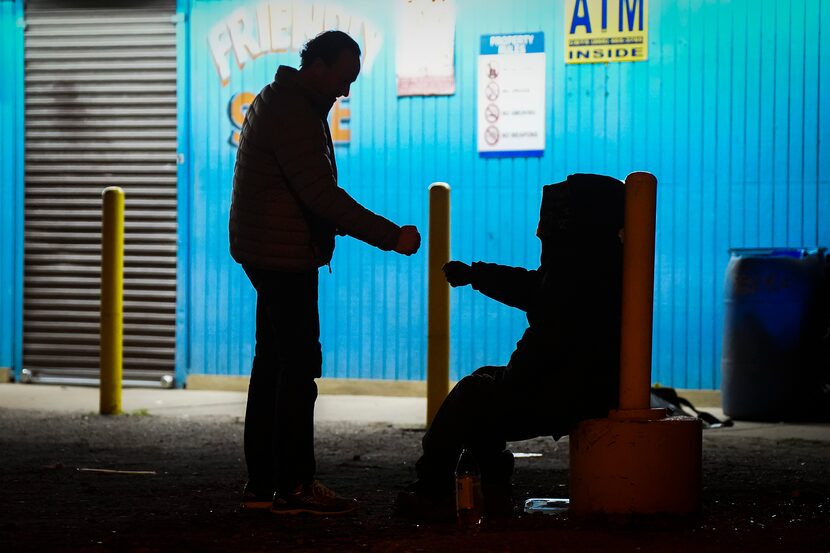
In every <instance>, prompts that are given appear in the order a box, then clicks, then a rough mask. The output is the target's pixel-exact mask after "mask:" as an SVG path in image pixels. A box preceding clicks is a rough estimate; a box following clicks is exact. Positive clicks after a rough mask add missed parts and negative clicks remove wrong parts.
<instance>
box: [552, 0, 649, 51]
mask: <svg viewBox="0 0 830 553" xmlns="http://www.w3.org/2000/svg"><path fill="white" fill-rule="evenodd" d="M564 4H565V18H564V19H565V63H606V62H612V61H643V60H645V59H648V0H565V2H564Z"/></svg>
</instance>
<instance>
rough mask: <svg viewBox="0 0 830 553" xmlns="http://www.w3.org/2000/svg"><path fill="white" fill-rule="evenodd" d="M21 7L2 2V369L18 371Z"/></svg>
mask: <svg viewBox="0 0 830 553" xmlns="http://www.w3.org/2000/svg"><path fill="white" fill-rule="evenodd" d="M22 6H23V3H22V2H21V1H17V2H12V1H9V0H0V75H3V76H4V79H3V86H2V87H0V367H10V368H12V369H14V370H15V371H17V370H19V369H20V364H21V359H22V351H23V350H22V331H23V322H22V297H23V288H22V283H23V28H22V26H21V25H20V23H21V22H22V17H23V7H22Z"/></svg>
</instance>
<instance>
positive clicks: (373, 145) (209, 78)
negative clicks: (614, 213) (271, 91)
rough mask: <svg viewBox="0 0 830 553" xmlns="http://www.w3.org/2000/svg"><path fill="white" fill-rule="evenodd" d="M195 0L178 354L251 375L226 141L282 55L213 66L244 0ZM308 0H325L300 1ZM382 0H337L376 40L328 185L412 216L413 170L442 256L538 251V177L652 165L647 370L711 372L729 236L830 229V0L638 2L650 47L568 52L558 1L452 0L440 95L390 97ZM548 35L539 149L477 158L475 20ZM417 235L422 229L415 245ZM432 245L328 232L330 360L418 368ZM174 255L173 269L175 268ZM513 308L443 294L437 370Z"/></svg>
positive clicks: (355, 367) (663, 375)
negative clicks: (233, 246)
mask: <svg viewBox="0 0 830 553" xmlns="http://www.w3.org/2000/svg"><path fill="white" fill-rule="evenodd" d="M258 4H259V3H258V2H251V3H250V4H242V3H239V2H227V1H219V2H214V1H211V2H207V1H199V0H196V1H195V2H194V3H193V5H192V13H191V28H190V33H191V39H190V43H189V44H190V49H191V58H190V63H191V70H190V73H189V76H190V86H191V91H192V92H191V96H190V98H191V105H190V108H191V110H192V125H191V127H190V129H191V131H192V132H191V140H192V142H191V146H190V155H189V156H188V161H189V164H190V170H191V174H192V194H191V196H192V198H191V202H192V203H191V209H190V211H189V213H188V215H189V221H188V226H187V227H186V228H183V231H182V232H185V233H187V238H186V239H187V240H188V241H189V247H190V250H189V254H188V255H189V263H188V264H187V267H185V268H184V270H188V271H189V275H188V282H189V285H190V302H189V305H187V306H185V310H186V320H187V322H188V323H187V332H188V337H189V340H190V350H189V354H188V355H187V356H185V358H184V359H183V360H182V361H181V362H183V363H186V365H187V367H186V370H187V371H190V372H194V373H208V374H211V373H212V374H247V373H248V371H249V366H250V361H251V357H252V342H253V319H254V312H253V308H254V301H253V293H252V290H251V288H250V285H249V284H248V283H247V280H246V279H245V276H244V274H243V273H242V271H241V269H240V268H239V267H238V266H236V265H235V264H234V263H233V262H232V260H231V259H230V258H229V256H228V253H227V252H228V248H227V213H228V207H229V199H230V187H231V174H232V168H233V162H234V155H235V149H234V148H233V147H232V146H230V145H229V144H228V137H229V136H230V134H231V132H232V127H231V124H230V121H229V118H228V105H229V101H230V98H231V95H232V94H235V93H237V92H240V91H249V92H254V93H255V92H258V91H259V89H260V88H261V87H262V86H263V85H264V84H266V83H267V82H269V81H270V80H271V78H272V76H273V73H274V70H275V68H276V66H277V65H278V64H280V63H287V64H291V65H296V64H297V61H298V56H297V54H296V52H290V53H284V54H270V55H265V56H261V57H259V58H258V59H256V60H254V61H249V62H248V63H247V64H245V66H244V68H241V69H240V68H239V67H238V66H237V65H236V64H234V62H233V54H231V55H230V57H231V78H230V82H229V84H228V85H227V86H226V87H222V86H221V85H220V83H219V78H218V76H217V71H216V69H215V67H214V66H213V61H212V60H211V57H210V54H209V49H208V47H207V36H208V33H209V31H210V29H211V28H212V27H213V26H214V25H215V24H216V23H217V22H218V21H220V20H221V19H222V18H225V17H227V16H228V15H229V14H230V13H231V12H232V11H233V10H234V9H236V8H238V7H239V6H240V5H242V6H247V7H249V8H250V10H251V11H252V12H253V11H254V8H255V7H256V6H257V5H258ZM314 5H315V6H323V5H324V4H322V3H320V4H316V3H315V4H314ZM393 6H394V3H392V2H389V3H377V2H371V1H369V0H366V1H351V2H348V3H347V7H344V11H346V12H347V13H349V14H351V15H353V16H357V17H361V18H365V19H366V20H369V21H371V22H372V23H373V24H374V25H375V26H376V27H377V28H378V29H379V30H380V31H381V35H382V37H383V44H382V46H381V48H380V51H379V54H378V57H377V60H376V61H375V63H374V66H373V67H372V68H371V71H364V73H363V74H362V75H361V76H360V78H359V79H358V81H357V83H356V84H355V85H354V86H353V87H352V99H351V101H350V109H351V111H352V119H351V129H352V140H351V144H349V145H348V146H338V147H337V151H338V152H337V153H338V163H339V168H340V175H341V177H340V178H341V183H342V185H343V186H344V187H345V188H346V189H347V190H349V191H350V192H351V193H352V194H353V195H354V196H355V197H356V198H357V199H358V200H359V201H361V202H363V203H364V204H365V205H367V206H368V207H370V208H371V209H374V210H376V211H378V212H380V213H382V214H385V215H387V216H388V217H390V218H392V219H393V220H395V221H396V222H398V223H401V224H404V223H414V224H417V225H418V227H419V228H420V229H421V230H422V233H423V234H424V235H426V221H427V204H426V197H427V196H426V190H427V186H428V185H429V184H430V183H431V182H433V181H438V180H441V181H447V182H449V183H450V184H451V186H452V233H453V234H452V255H453V257H454V258H456V259H461V260H464V261H473V260H486V261H493V262H498V263H505V264H514V265H523V266H528V267H534V266H536V265H537V264H538V255H539V245H538V243H537V240H536V238H535V237H534V231H535V228H536V222H537V214H538V204H539V199H540V191H541V187H542V185H543V184H546V183H549V182H555V181H559V180H562V179H563V178H564V177H565V176H566V175H568V174H569V173H574V172H596V173H605V174H610V175H615V176H617V177H620V178H623V177H624V176H625V175H626V174H627V173H629V172H631V171H634V170H648V171H651V172H653V173H654V174H656V175H657V177H658V179H659V196H658V215H657V225H658V231H657V232H658V234H657V245H656V246H657V256H656V273H655V335H654V337H655V340H654V370H653V378H654V380H658V381H660V382H662V383H664V384H669V385H674V386H679V387H686V388H717V387H718V386H719V384H720V371H719V365H720V361H719V360H720V350H721V344H720V336H721V327H722V319H723V308H722V285H723V275H724V270H725V267H726V263H727V261H728V254H727V250H728V248H730V247H744V246H764V245H775V246H800V245H816V244H822V245H827V244H828V243H830V150H828V144H830V136H828V133H830V121H828V114H830V82H828V79H829V78H830V66H828V61H830V51H828V50H829V49H830V41H828V40H826V37H825V39H824V40H823V41H822V40H821V36H822V31H823V32H824V34H825V35H826V34H828V33H830V2H829V1H828V0H804V1H803V2H796V3H793V5H792V6H791V5H790V2H787V1H784V0H780V1H769V2H767V1H765V2H756V1H754V0H734V1H715V0H705V1H704V0H678V1H657V0H651V1H650V2H649V22H648V26H649V43H650V44H649V60H648V61H646V62H640V63H613V64H608V65H567V66H566V65H565V64H564V61H563V59H564V55H563V41H564V37H563V27H564V14H563V10H562V7H561V4H560V3H559V2H549V1H547V0H515V1H514V2H495V1H494V2H482V1H480V0H479V1H476V0H458V1H457V6H458V22H457V26H456V42H455V44H456V52H455V68H456V82H457V92H456V94H455V95H453V96H449V97H414V98H398V97H397V96H396V89H395V54H394V42H395V32H394V26H393V25H394V13H393V11H392V10H393ZM538 31H541V32H543V33H544V34H545V47H546V53H547V56H548V58H547V75H546V78H547V82H548V83H549V87H548V90H547V98H546V101H547V111H548V118H547V136H546V151H545V154H544V156H542V157H540V158H512V159H510V158H508V159H487V160H485V159H481V158H479V156H478V154H477V151H476V134H475V128H476V83H477V79H476V68H477V57H478V47H479V39H480V36H481V35H482V34H494V33H515V32H538ZM425 247H426V245H425ZM425 265H426V250H425V249H424V250H422V251H421V252H420V253H419V254H417V255H415V256H413V257H411V258H403V257H400V256H397V255H394V254H390V253H383V252H380V251H377V250H375V249H373V248H371V247H369V246H366V245H365V244H362V243H358V242H356V241H355V240H353V239H350V238H341V239H339V240H338V246H337V252H336V253H335V258H334V261H333V263H332V268H333V274H331V275H329V274H328V272H327V271H325V270H324V271H321V278H320V282H321V299H320V306H321V319H322V335H323V336H322V341H323V349H324V353H325V358H324V374H325V375H326V376H334V377H345V378H385V379H422V378H424V366H425V347H426V301H425V299H426V279H425ZM180 270H183V269H182V267H180ZM524 326H525V321H524V318H523V317H522V314H521V313H518V312H515V311H514V310H511V309H509V308H506V307H504V306H501V305H499V304H496V303H495V302H493V301H491V300H488V299H486V298H483V297H482V296H480V295H478V294H477V293H476V292H474V291H472V290H470V289H457V290H453V292H452V359H451V366H452V377H453V378H459V377H461V376H463V375H465V374H467V373H469V372H471V371H472V370H473V369H475V368H476V367H478V366H481V365H484V364H504V363H505V362H506V361H507V359H508V357H509V355H510V352H511V351H512V350H513V346H514V344H515V341H516V340H517V339H518V338H519V336H520V335H521V332H522V330H523V329H524Z"/></svg>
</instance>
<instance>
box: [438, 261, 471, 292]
mask: <svg viewBox="0 0 830 553" xmlns="http://www.w3.org/2000/svg"><path fill="white" fill-rule="evenodd" d="M441 270H442V271H444V276H445V277H446V279H447V282H449V283H450V286H452V287H453V288H454V287H456V286H467V285H468V284H470V282H472V278H473V268H472V267H470V266H469V265H467V264H466V263H462V262H460V261H450V262H449V263H447V264H446V265H444V267H443V268H442V269H441Z"/></svg>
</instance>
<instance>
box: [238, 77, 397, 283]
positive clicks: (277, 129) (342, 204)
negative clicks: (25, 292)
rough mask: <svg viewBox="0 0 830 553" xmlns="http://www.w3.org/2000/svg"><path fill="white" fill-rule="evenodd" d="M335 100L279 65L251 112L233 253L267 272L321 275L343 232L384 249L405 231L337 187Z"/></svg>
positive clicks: (241, 155) (243, 142)
mask: <svg viewBox="0 0 830 553" xmlns="http://www.w3.org/2000/svg"><path fill="white" fill-rule="evenodd" d="M330 109H331V103H330V102H327V101H325V100H324V99H322V98H321V97H320V96H319V95H317V94H316V93H315V92H314V91H313V90H311V89H310V88H308V87H305V86H304V85H303V83H302V81H300V80H299V79H298V71H297V70H296V69H293V68H291V67H286V66H280V68H279V69H278V70H277V74H276V77H275V78H274V81H273V82H272V83H271V84H269V85H267V86H266V87H265V88H263V89H262V91H261V92H260V93H259V94H258V95H257V96H256V98H255V99H254V101H253V102H252V103H251V105H250V107H249V108H248V112H247V113H246V115H245V122H244V124H243V126H242V133H241V137H240V140H239V150H238V151H237V155H236V166H235V168H234V175H233V196H232V198H231V210H230V223H229V225H228V228H229V234H230V251H231V256H233V258H234V259H235V260H236V261H237V262H238V263H244V264H249V265H252V266H254V267H257V268H260V269H271V270H283V271H307V270H314V269H316V268H318V267H321V266H323V265H325V264H326V263H328V262H329V261H330V260H331V256H332V253H333V252H334V236H335V234H336V233H341V234H348V235H350V236H353V237H355V238H357V239H359V240H362V241H364V242H367V243H369V244H371V245H373V246H376V247H378V248H380V249H382V250H391V249H393V248H394V247H395V244H396V243H397V240H398V236H399V234H400V227H398V226H397V225H395V224H394V223H392V222H391V221H389V220H387V219H385V218H383V217H381V216H380V215H377V214H375V213H372V212H371V211H369V210H368V209H366V208H365V207H363V206H361V205H360V204H359V203H358V202H357V201H355V200H354V198H352V197H351V196H350V195H349V194H348V193H347V192H346V191H345V190H343V189H342V188H340V187H339V186H338V184H337V166H336V164H335V160H334V147H333V145H332V142H331V133H330V131H329V127H328V122H327V121H326V117H327V115H328V111H329V110H330Z"/></svg>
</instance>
